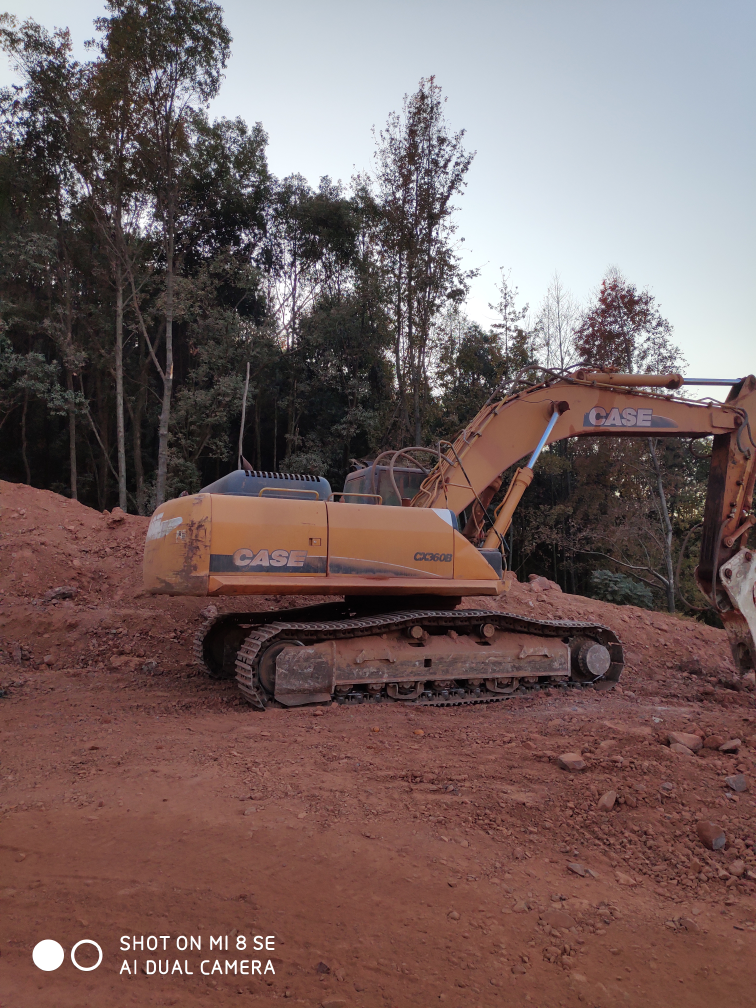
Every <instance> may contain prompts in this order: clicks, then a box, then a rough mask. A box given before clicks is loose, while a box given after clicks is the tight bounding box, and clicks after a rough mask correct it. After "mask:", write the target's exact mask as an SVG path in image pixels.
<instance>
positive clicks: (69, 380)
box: [66, 368, 79, 500]
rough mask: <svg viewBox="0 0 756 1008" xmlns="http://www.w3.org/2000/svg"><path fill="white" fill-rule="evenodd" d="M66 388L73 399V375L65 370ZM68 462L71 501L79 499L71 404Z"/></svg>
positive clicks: (72, 407) (74, 432)
mask: <svg viewBox="0 0 756 1008" xmlns="http://www.w3.org/2000/svg"><path fill="white" fill-rule="evenodd" d="M66 388H67V389H68V394H69V395H70V396H71V397H72V398H73V390H74V387H73V375H72V374H71V371H70V369H69V368H67V369H66ZM68 462H69V467H70V470H71V500H78V499H79V477H78V469H77V465H76V410H75V408H74V404H73V402H71V403H69V405H68Z"/></svg>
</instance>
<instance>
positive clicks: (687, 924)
mask: <svg viewBox="0 0 756 1008" xmlns="http://www.w3.org/2000/svg"><path fill="white" fill-rule="evenodd" d="M680 927H682V928H685V930H686V931H691V932H693V933H695V932H697V931H700V928H699V926H698V924H696V922H695V921H694V920H691V919H690V917H681V918H680Z"/></svg>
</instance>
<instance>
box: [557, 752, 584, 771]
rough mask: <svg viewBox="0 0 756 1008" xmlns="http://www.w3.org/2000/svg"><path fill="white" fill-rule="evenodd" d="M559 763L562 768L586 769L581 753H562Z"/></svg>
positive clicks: (558, 759) (558, 758)
mask: <svg viewBox="0 0 756 1008" xmlns="http://www.w3.org/2000/svg"><path fill="white" fill-rule="evenodd" d="M557 765H558V766H560V767H561V768H562V770H572V771H576V770H585V760H584V759H583V757H582V756H581V755H580V753H574V752H568V753H562V755H561V756H558V757H557Z"/></svg>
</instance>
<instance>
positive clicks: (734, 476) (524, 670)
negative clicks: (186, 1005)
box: [144, 367, 756, 710]
mask: <svg viewBox="0 0 756 1008" xmlns="http://www.w3.org/2000/svg"><path fill="white" fill-rule="evenodd" d="M539 377H541V376H540V375H539ZM530 380H531V381H532V378H531V379H530ZM702 384H703V385H716V384H719V385H729V386H730V391H729V393H728V394H727V397H726V400H725V401H724V402H718V401H714V400H711V399H705V400H697V401H694V400H691V399H688V398H684V397H683V396H682V395H676V394H675V393H676V392H677V390H679V389H680V388H682V386H684V385H702ZM524 386H525V379H524V378H523V379H521V380H520V381H519V382H517V381H515V382H514V383H513V384H512V385H511V386H510V388H509V389H508V390H507V393H506V394H494V395H493V396H492V397H491V398H490V399H489V401H488V402H487V403H486V404H485V405H484V406H483V408H482V409H481V410H480V411H479V412H478V414H477V416H475V418H474V419H473V420H472V421H471V422H470V423H469V424H468V425H467V427H465V429H464V430H463V431H462V432H461V433H460V434H459V436H458V437H457V439H456V440H455V441H454V442H453V443H451V442H439V444H438V445H437V446H436V447H435V448H419V447H413V448H405V449H402V450H398V451H389V452H383V453H381V454H380V455H378V456H377V457H376V458H375V459H374V460H373V461H372V462H369V463H368V462H365V463H364V464H358V467H357V468H356V469H355V471H353V472H351V473H349V474H348V476H347V477H346V481H345V485H344V489H343V491H341V492H337V493H332V492H331V487H330V486H329V484H328V482H327V481H326V480H325V479H323V478H322V477H317V476H311V475H299V474H287V473H277V472H261V471H256V470H252V469H250V468H249V467H248V466H247V467H244V468H239V469H237V470H235V471H232V472H230V473H229V474H228V475H226V476H224V477H222V478H221V479H219V480H216V481H215V482H214V483H212V484H210V485H209V486H206V487H204V489H202V490H200V491H199V493H196V494H193V495H185V496H182V497H179V498H177V499H175V500H171V501H168V502H167V503H165V504H162V505H160V507H159V508H158V509H157V511H156V512H155V514H154V515H153V517H152V519H151V521H150V524H149V528H148V531H147V536H146V543H145V552H144V583H145V588H146V591H147V592H148V593H151V594H155V595H160V594H167V595H192V596H208V597H211V598H218V597H222V596H236V595H266V596H271V595H272V596H278V597H280V596H284V595H295V596H307V595H313V596H321V597H322V596H324V595H325V596H335V597H336V598H335V599H334V600H333V601H330V602H321V603H319V604H314V605H310V606H299V607H297V608H289V609H279V610H273V611H261V612H231V613H225V614H220V615H215V616H214V617H212V618H210V619H208V621H207V622H206V623H205V625H204V626H203V627H202V628H201V629H200V631H199V633H198V635H197V638H196V642H195V654H196V657H197V660H198V661H199V662H200V663H201V664H202V665H204V666H205V668H206V669H207V671H208V673H209V674H210V675H211V676H213V677H215V678H233V677H235V678H236V682H237V684H238V687H239V689H240V691H241V693H242V694H243V696H244V697H245V698H246V700H247V701H248V702H249V703H250V704H251V705H252V706H253V707H255V708H257V709H258V710H265V709H266V708H267V707H269V706H283V707H289V708H292V707H299V706H302V705H306V704H323V703H331V702H336V703H338V704H365V703H368V704H376V703H384V704H385V703H400V704H404V705H431V706H432V705H436V706H448V705H457V704H474V703H491V702H496V701H501V700H506V699H507V698H511V697H513V696H518V695H520V696H521V695H523V694H524V693H527V692H528V691H532V690H538V689H541V688H546V687H549V688H563V687H577V688H580V687H584V686H590V685H593V686H594V687H595V688H599V689H602V688H604V689H610V688H611V687H612V686H613V685H614V684H616V683H617V681H618V680H619V678H620V674H621V672H622V666H623V652H622V645H621V643H620V641H619V640H618V638H617V637H616V635H615V634H614V633H613V632H612V631H611V630H609V629H608V628H607V627H604V626H601V625H600V624H593V623H580V622H568V621H560V620H557V621H554V620H551V621H549V620H538V619H529V618H526V617H524V616H519V615H515V614H511V613H507V612H500V611H498V610H496V611H494V610H491V609H489V608H485V607H481V608H479V609H459V608H458V606H459V605H460V602H461V600H462V597H463V596H464V597H471V596H473V597H474V596H477V597H486V596H488V597H497V596H500V595H502V594H503V593H505V592H506V591H507V590H508V589H509V587H510V585H511V583H512V576H513V575H512V572H511V571H510V570H508V569H507V549H506V541H505V536H506V533H507V530H508V529H509V527H510V524H511V522H512V516H513V514H514V512H515V509H516V507H517V504H518V503H519V501H520V500H521V498H522V496H523V494H524V492H525V490H526V489H527V487H528V485H529V484H530V482H531V480H532V479H533V469H534V466H535V465H536V463H537V460H538V457H539V455H540V453H541V451H542V450H543V448H544V447H545V446H546V445H548V444H553V443H554V442H556V441H559V440H561V439H564V438H570V437H581V438H585V437H591V438H597V437H625V438H626V437H643V438H664V437H674V438H689V439H696V438H702V437H709V436H711V437H712V438H713V442H712V452H711V463H710V472H709V478H708V489H707V496H706V504H705V510H704V517H703V528H702V535H701V547H700V558H699V563H698V566H697V568H696V580H697V583H698V586H699V588H700V590H701V591H702V592H703V593H704V595H705V596H706V597H707V598H708V599H709V601H710V602H711V604H712V606H713V607H714V608H715V610H716V611H717V612H718V614H719V616H720V617H721V619H722V622H723V624H724V627H725V629H726V631H727V634H728V639H729V643H730V647H731V650H732V655H733V659H734V661H735V666H736V668H737V669H738V670H739V671H740V672H741V673H745V672H746V671H748V670H750V669H753V668H754V665H755V664H756V594H755V593H756V550H751V549H748V547H747V538H748V533H749V531H750V530H751V528H752V527H753V526H754V524H756V516H754V513H753V493H754V481H755V480H756V441H755V440H754V431H753V427H752V425H751V420H750V417H751V415H753V416H754V417H756V378H755V377H754V376H753V375H749V376H747V377H745V378H742V379H737V380H732V381H725V380H715V379H708V380H707V379H686V378H683V376H682V375H679V374H663V375H651V374H621V373H618V372H617V371H616V370H614V369H610V368H605V369H598V368H596V369H590V368H587V367H580V368H578V369H575V370H572V371H565V372H555V371H544V372H543V374H542V380H541V381H540V382H539V383H537V384H534V385H530V386H529V387H524ZM423 453H426V454H424V455H423ZM418 456H421V458H423V459H425V462H422V461H420V460H419V459H418ZM526 458H527V459H528V461H527V464H525V465H521V466H520V467H519V468H517V469H516V471H515V473H514V476H513V477H512V479H511V482H510V484H509V487H508V489H507V491H506V493H505V494H504V496H503V499H502V500H501V503H500V504H499V505H498V507H497V508H496V509H495V511H493V512H492V511H491V510H490V507H491V504H492V501H493V500H494V498H495V496H496V494H497V491H498V490H499V488H500V486H501V482H502V473H504V472H505V471H506V470H507V469H509V468H510V467H511V466H513V465H515V463H517V462H522V461H524V460H525V459H526ZM428 459H430V461H428ZM465 515H466V516H467V520H466V523H465V524H464V526H463V527H460V516H463V517H464V516H465Z"/></svg>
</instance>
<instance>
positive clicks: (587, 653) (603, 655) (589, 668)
mask: <svg viewBox="0 0 756 1008" xmlns="http://www.w3.org/2000/svg"><path fill="white" fill-rule="evenodd" d="M577 663H578V667H579V669H580V671H581V672H582V673H583V674H584V675H586V676H590V677H591V678H593V679H598V678H599V677H600V676H603V675H606V673H607V672H608V671H609V666H610V665H611V664H612V657H611V655H610V654H609V649H608V648H605V647H604V645H603V644H597V643H596V641H585V643H584V644H581V645H580V647H579V649H578V653H577Z"/></svg>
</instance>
